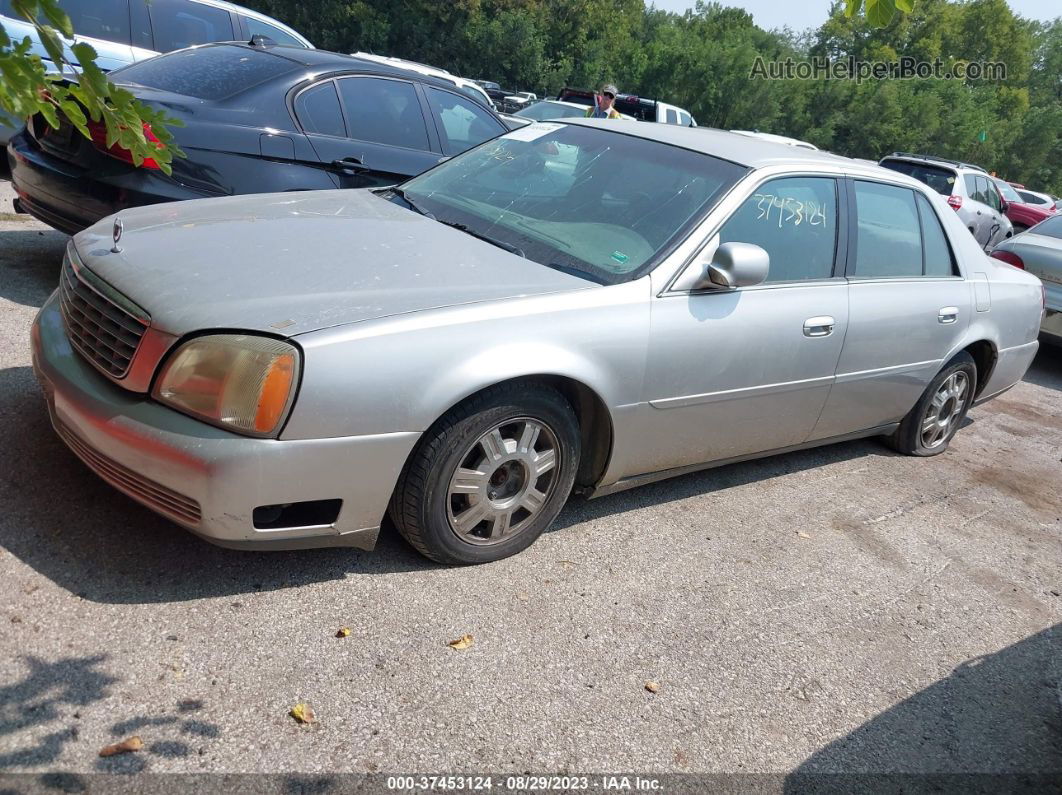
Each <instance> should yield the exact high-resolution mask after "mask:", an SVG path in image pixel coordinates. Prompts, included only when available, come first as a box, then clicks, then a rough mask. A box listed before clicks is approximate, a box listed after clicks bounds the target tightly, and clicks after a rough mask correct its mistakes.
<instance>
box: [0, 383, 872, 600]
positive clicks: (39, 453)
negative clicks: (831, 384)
mask: <svg viewBox="0 0 1062 795" xmlns="http://www.w3.org/2000/svg"><path fill="white" fill-rule="evenodd" d="M0 420H2V421H0V449H2V450H4V451H5V457H6V460H8V461H12V462H17V466H13V467H10V468H9V469H8V470H7V471H6V472H5V473H4V474H3V475H2V476H0V503H2V504H3V505H4V506H5V508H6V511H5V514H6V515H5V516H3V517H0V546H2V547H3V548H5V549H7V550H8V551H9V552H10V553H11V554H12V555H14V556H15V557H17V558H18V559H19V560H21V561H22V562H23V563H25V564H26V565H27V566H30V567H32V568H33V569H34V570H36V571H37V572H39V573H40V574H42V575H43V576H45V577H47V578H48V579H50V580H51V581H52V582H54V583H55V584H56V585H58V586H60V587H62V588H65V589H66V590H67V591H69V592H71V593H74V594H76V595H78V596H80V597H81V598H83V599H87V600H90V601H94V602H103V603H111V604H141V603H155V602H181V601H187V600H191V599H202V598H208V597H215V596H229V595H234V594H241V593H251V592H255V591H271V590H279V589H283V588H292V587H298V586H300V585H305V584H309V583H314V582H325V581H329V580H340V579H343V578H345V577H347V576H350V575H353V574H362V575H364V574H389V573H395V572H405V571H424V570H425V569H427V568H432V567H434V566H435V564H432V563H431V562H429V561H427V560H425V559H424V558H422V557H421V556H420V555H418V554H417V553H416V552H415V551H413V549H412V548H410V547H409V546H408V545H407V544H406V543H405V542H404V541H403V540H402V538H401V537H400V536H399V535H398V533H397V531H395V530H394V528H392V527H390V526H389V522H387V521H385V523H384V528H383V531H382V532H381V534H380V540H379V543H378V544H377V546H376V549H375V550H374V551H373V552H371V553H367V552H362V551H360V550H355V549H318V550H305V551H285V552H241V551H235V550H229V549H222V548H220V547H215V546H213V545H211V544H209V543H207V542H205V541H202V540H200V539H197V538H195V537H194V536H193V535H191V534H190V533H188V532H186V531H185V530H183V529H181V528H179V527H177V526H176V525H174V524H172V523H171V522H169V521H167V520H165V519H163V518H161V517H159V516H156V515H155V514H154V513H152V512H151V511H149V510H147V509H146V508H142V507H141V506H139V505H138V504H136V503H135V502H133V501H132V500H130V499H129V498H127V497H125V496H124V495H122V494H120V493H119V492H117V491H116V490H115V489H113V488H111V487H110V486H108V485H107V484H105V483H103V482H102V481H101V480H100V479H99V478H98V477H97V476H96V475H95V474H93V473H92V472H91V471H89V469H88V468H87V467H85V465H84V464H82V463H81V461H79V460H78V459H77V458H76V457H75V456H74V454H73V453H72V452H70V451H69V450H68V449H67V448H66V446H65V445H64V444H63V443H62V442H61V441H60V440H59V439H58V437H57V436H56V435H55V433H54V431H53V430H52V428H51V423H50V422H49V420H48V414H47V410H46V408H45V404H44V399H43V397H42V396H41V394H40V390H39V388H38V386H37V384H36V382H35V380H34V377H33V373H32V370H31V368H29V367H14V368H9V369H6V370H0ZM868 455H892V453H891V452H890V451H888V450H887V449H886V448H884V447H882V446H881V445H879V444H877V443H875V442H873V441H859V442H850V443H847V444H841V445H834V446H832V447H824V448H817V449H815V450H808V451H803V452H798V453H790V454H788V455H783V456H775V457H773V458H768V459H761V460H759V461H752V462H747V463H744V464H733V465H730V466H726V467H721V468H718V469H713V470H708V471H705V472H700V473H694V474H691V475H685V476H683V477H680V478H675V479H672V480H670V481H667V482H666V483H658V484H653V485H649V486H643V487H641V488H638V489H633V490H631V491H628V492H623V493H620V494H615V495H611V496H608V497H602V498H600V499H597V500H590V501H586V500H578V499H576V500H572V501H571V502H570V503H569V504H568V506H567V507H566V508H565V509H564V511H563V512H562V513H561V515H560V517H559V518H558V520H557V522H556V523H555V525H554V529H556V530H560V529H564V528H566V527H571V526H572V525H575V524H578V523H580V522H585V521H592V520H594V519H597V518H600V517H603V516H608V515H611V514H615V513H621V512H623V511H628V510H632V509H634V508H638V507H643V506H645V505H646V504H663V503H666V502H670V501H673V500H680V499H685V498H687V497H691V496H694V495H699V494H708V493H711V492H713V491H719V490H722V489H726V488H730V487H732V486H738V485H743V484H747V483H752V482H756V481H759V480H763V479H765V478H771V477H776V476H778V475H783V474H786V473H789V472H794V471H800V470H803V469H810V468H812V467H819V466H822V465H824V464H828V463H833V462H838V461H844V460H848V459H853V458H860V457H865V456H868Z"/></svg>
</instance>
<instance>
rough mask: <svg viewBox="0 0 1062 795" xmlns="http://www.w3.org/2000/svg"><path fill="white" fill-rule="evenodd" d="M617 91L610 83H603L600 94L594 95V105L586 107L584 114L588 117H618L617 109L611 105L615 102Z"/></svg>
mask: <svg viewBox="0 0 1062 795" xmlns="http://www.w3.org/2000/svg"><path fill="white" fill-rule="evenodd" d="M618 93H619V91H617V90H616V87H615V86H614V85H612V83H605V85H603V86H601V94H600V95H598V96H596V97H594V101H595V103H596V104H595V105H594V107H592V108H587V109H586V113H585V114H584V115H585V116H586V118H588V119H620V118H623V117H622V116H620V114H619V111H618V110H616V109H615V108H614V107H613V105H614V103H615V102H616V94H618Z"/></svg>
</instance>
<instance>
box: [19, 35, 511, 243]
mask: <svg viewBox="0 0 1062 795" xmlns="http://www.w3.org/2000/svg"><path fill="white" fill-rule="evenodd" d="M110 78H111V79H112V80H113V81H114V82H115V83H118V84H120V85H123V86H125V87H126V88H128V89H129V90H131V91H132V92H133V93H134V94H135V95H136V96H137V97H138V98H139V99H141V100H142V101H144V102H147V103H150V104H152V105H154V106H157V107H162V108H164V109H165V110H166V112H167V113H169V114H170V115H171V116H174V117H177V118H179V119H180V120H181V121H183V122H184V125H185V126H183V127H176V128H174V130H173V133H174V138H175V141H176V143H177V145H178V146H180V148H181V149H183V150H184V152H185V154H186V155H187V158H186V159H181V158H174V160H173V175H172V176H166V175H165V174H164V173H163V172H162V171H161V170H159V168H158V166H157V164H154V163H153V162H152V161H145V163H144V164H143V165H142V166H140V167H136V166H134V165H133V163H132V158H131V156H130V154H129V152H128V151H126V150H124V149H121V148H118V147H111V148H109V149H108V148H107V145H106V136H105V134H104V133H103V131H102V129H98V130H96V129H94V130H93V133H94V134H93V139H92V140H88V139H86V138H84V137H83V136H82V135H80V134H79V133H77V131H76V130H74V129H73V128H72V127H71V126H70V125H69V124H68V123H66V122H64V123H63V124H62V125H61V126H60V127H59V129H57V130H53V129H52V128H51V127H49V126H48V125H47V123H46V122H44V120H43V119H42V118H41V117H40V116H35V117H33V118H32V119H30V121H29V123H28V124H27V126H26V129H25V130H23V131H22V132H21V133H19V134H18V135H16V136H14V137H13V138H12V139H11V142H10V144H9V145H8V149H7V152H8V160H9V162H10V165H11V174H12V182H13V183H14V187H15V190H16V191H17V193H18V199H17V200H16V206H17V208H18V209H20V210H22V211H25V212H28V213H30V214H31V215H34V216H36V217H37V218H39V219H40V220H42V221H44V222H45V223H47V224H50V225H51V226H54V227H55V228H56V229H59V230H61V231H64V232H68V233H71V234H73V233H74V232H77V231H80V230H81V229H84V228H85V227H87V226H90V225H91V224H93V223H95V222H96V221H98V220H99V219H100V218H103V217H104V216H107V215H110V214H111V213H114V212H117V211H118V210H121V209H123V208H126V207H135V206H138V205H142V204H153V203H157V202H167V201H176V200H180V199H198V198H206V197H212V196H228V195H232V194H238V193H269V192H279V191H293V190H317V189H328V188H361V187H373V186H377V185H389V184H394V183H396V182H400V181H402V180H404V179H406V178H407V177H410V176H413V175H415V174H419V173H420V172H422V171H425V170H427V169H428V168H430V167H431V166H434V165H435V164H436V163H438V162H439V161H440V160H441V159H443V158H445V157H449V156H451V155H455V154H458V153H460V152H463V151H464V150H466V149H468V148H470V147H472V146H474V145H476V144H478V143H481V142H482V141H485V140H487V139H488V138H493V137H494V136H496V135H500V134H502V133H504V132H506V131H507V130H508V127H507V126H506V125H505V124H503V122H502V121H501V120H500V119H499V118H498V116H497V114H496V113H494V111H492V110H490V109H488V108H486V107H484V106H483V105H481V104H479V103H477V102H475V101H474V100H472V99H470V98H469V97H468V96H465V95H464V94H461V93H459V92H458V91H457V90H456V88H455V87H454V85H453V84H452V83H447V82H445V81H443V80H439V79H436V78H433V77H427V76H424V75H420V74H417V73H414V72H409V71H406V70H403V69H399V68H395V67H392V66H388V65H385V64H381V63H377V62H373V61H367V60H361V59H358V58H354V57H351V56H347V55H339V54H337V53H330V52H323V51H321V50H307V49H302V48H297V47H288V46H275V45H271V44H262V43H261V42H257V43H252V44H242V43H226V44H210V45H205V46H202V47H196V48H193V49H187V50H178V51H176V52H172V53H168V54H166V55H160V56H158V57H156V58H152V59H150V60H146V61H141V62H139V63H136V64H133V65H131V66H127V67H125V68H123V69H118V70H115V71H114V72H112V73H111V74H110ZM146 132H148V133H149V134H150V130H146Z"/></svg>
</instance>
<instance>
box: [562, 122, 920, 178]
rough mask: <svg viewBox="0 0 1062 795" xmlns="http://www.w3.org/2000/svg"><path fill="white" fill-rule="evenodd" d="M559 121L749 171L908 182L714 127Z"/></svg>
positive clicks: (813, 152)
mask: <svg viewBox="0 0 1062 795" xmlns="http://www.w3.org/2000/svg"><path fill="white" fill-rule="evenodd" d="M561 121H563V123H565V124H579V125H583V126H587V127H604V128H606V129H609V130H614V131H617V132H623V133H625V134H626V135H634V136H637V137H639V138H648V139H650V140H654V141H660V142H661V143H665V144H671V145H672V146H680V147H682V148H683V149H692V150H693V151H695V152H703V153H704V154H706V155H712V156H713V157H719V158H722V159H723V160H729V161H730V162H732V163H737V164H738V165H742V166H747V167H749V168H766V167H767V166H774V165H795V166H801V165H802V166H806V167H811V168H814V167H816V166H823V165H832V166H842V167H844V166H858V167H859V168H860V169H868V170H869V169H873V170H875V171H881V172H884V173H887V174H889V175H890V178H891V177H893V176H898V177H905V178H906V179H911V178H910V177H906V176H905V175H903V174H898V173H897V172H895V171H889V170H888V169H884V168H881V167H880V166H870V165H863V164H862V163H856V161H854V160H852V158H850V157H844V156H842V155H835V154H832V153H830V152H823V151H818V150H814V149H805V148H803V147H800V146H790V145H789V144H780V143H776V142H774V141H768V140H766V139H763V138H759V137H752V136H748V135H737V134H736V133H732V132H728V131H726V130H718V129H715V128H713V127H680V126H678V125H675V124H654V123H652V122H639V121H625V120H623V119H608V120H605V119H580V118H570V119H563V120H561ZM911 181H912V182H914V183H916V184H918V185H921V184H922V183H920V182H918V181H917V180H911Z"/></svg>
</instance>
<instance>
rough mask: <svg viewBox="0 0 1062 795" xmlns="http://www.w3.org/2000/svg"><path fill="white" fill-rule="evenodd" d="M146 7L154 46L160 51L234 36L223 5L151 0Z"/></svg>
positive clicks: (226, 39) (168, 50)
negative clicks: (149, 15) (149, 17)
mask: <svg viewBox="0 0 1062 795" xmlns="http://www.w3.org/2000/svg"><path fill="white" fill-rule="evenodd" d="M148 8H149V9H150V12H151V27H152V28H153V29H154V31H155V49H156V50H158V51H159V52H170V51H171V50H180V49H183V48H184V47H191V46H192V45H193V44H206V43H208V42H212V41H232V40H233V39H234V38H235V37H234V36H233V32H232V18H231V17H230V16H229V12H228V11H226V10H224V9H222V8H215V7H214V6H206V5H202V4H201V3H178V2H174V1H173V0H152V2H151V3H150V4H149V5H148Z"/></svg>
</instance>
